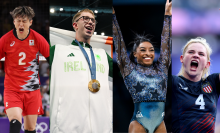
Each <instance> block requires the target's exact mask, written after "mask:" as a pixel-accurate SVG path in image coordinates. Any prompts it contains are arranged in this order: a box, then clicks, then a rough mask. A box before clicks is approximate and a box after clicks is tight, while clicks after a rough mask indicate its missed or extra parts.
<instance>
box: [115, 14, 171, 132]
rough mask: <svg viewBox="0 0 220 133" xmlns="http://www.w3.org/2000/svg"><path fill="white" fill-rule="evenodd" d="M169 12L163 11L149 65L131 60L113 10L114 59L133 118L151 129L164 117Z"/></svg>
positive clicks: (169, 58) (169, 35) (168, 46)
mask: <svg viewBox="0 0 220 133" xmlns="http://www.w3.org/2000/svg"><path fill="white" fill-rule="evenodd" d="M171 34H172V28H171V16H167V15H165V18H164V26H163V31H162V35H161V50H160V57H159V58H158V60H157V62H156V63H153V64H152V65H151V66H148V67H146V66H142V65H140V64H137V65H136V64H135V63H133V62H131V61H130V59H129V57H128V55H127V50H126V46H125V43H124V40H123V37H122V33H121V30H120V27H119V25H118V22H117V19H116V16H115V15H114V14H113V41H114V46H115V51H116V61H117V64H118V66H119V69H120V71H121V74H122V76H123V79H124V82H125V85H126V87H127V89H128V91H129V92H130V94H131V97H132V99H133V102H134V107H135V109H134V114H133V117H132V120H131V121H133V120H136V121H137V122H139V123H140V124H141V125H142V126H143V127H144V128H145V130H146V132H148V133H153V132H154V131H155V130H156V129H157V127H158V126H159V125H160V123H161V122H162V121H163V118H164V108H165V101H166V92H167V80H168V69H169V66H170V63H171Z"/></svg>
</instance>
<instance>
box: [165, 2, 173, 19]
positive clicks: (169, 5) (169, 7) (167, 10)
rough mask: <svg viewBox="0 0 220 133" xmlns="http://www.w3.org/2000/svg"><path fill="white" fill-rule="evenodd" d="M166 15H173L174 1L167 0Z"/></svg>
mask: <svg viewBox="0 0 220 133" xmlns="http://www.w3.org/2000/svg"><path fill="white" fill-rule="evenodd" d="M165 15H169V16H171V15H172V1H171V2H169V0H167V2H166V5H165Z"/></svg>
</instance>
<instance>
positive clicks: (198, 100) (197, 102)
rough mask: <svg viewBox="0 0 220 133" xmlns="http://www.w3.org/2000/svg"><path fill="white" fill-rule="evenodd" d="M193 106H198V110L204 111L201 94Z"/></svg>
mask: <svg viewBox="0 0 220 133" xmlns="http://www.w3.org/2000/svg"><path fill="white" fill-rule="evenodd" d="M195 105H200V109H205V102H204V99H203V94H200V95H199V97H198V98H197V99H196V102H195Z"/></svg>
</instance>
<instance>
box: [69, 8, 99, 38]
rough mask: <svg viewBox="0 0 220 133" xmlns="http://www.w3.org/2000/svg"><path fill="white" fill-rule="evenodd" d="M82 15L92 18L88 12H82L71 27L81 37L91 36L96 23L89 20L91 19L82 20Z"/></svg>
mask: <svg viewBox="0 0 220 133" xmlns="http://www.w3.org/2000/svg"><path fill="white" fill-rule="evenodd" d="M82 16H87V17H89V18H93V19H95V18H94V16H93V15H92V14H91V13H89V12H82V13H81V15H80V16H79V17H78V18H77V19H79V18H80V19H79V20H78V21H77V22H75V23H73V27H74V28H75V31H76V33H77V34H78V35H79V36H80V37H83V38H87V39H88V38H91V36H92V35H93V33H94V31H95V26H96V24H95V23H93V22H92V21H91V19H90V20H89V21H88V22H85V21H84V18H83V17H82ZM77 19H76V20H77Z"/></svg>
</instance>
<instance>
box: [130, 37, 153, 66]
mask: <svg viewBox="0 0 220 133" xmlns="http://www.w3.org/2000/svg"><path fill="white" fill-rule="evenodd" d="M149 36H150V35H138V34H136V37H135V39H134V41H133V42H130V43H129V44H128V45H133V48H132V51H131V53H130V56H129V58H130V60H131V61H132V62H133V63H135V64H137V61H135V57H134V52H136V50H137V47H138V46H139V45H140V44H141V43H142V42H149V43H151V44H152V45H153V42H151V38H152V37H149Z"/></svg>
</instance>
